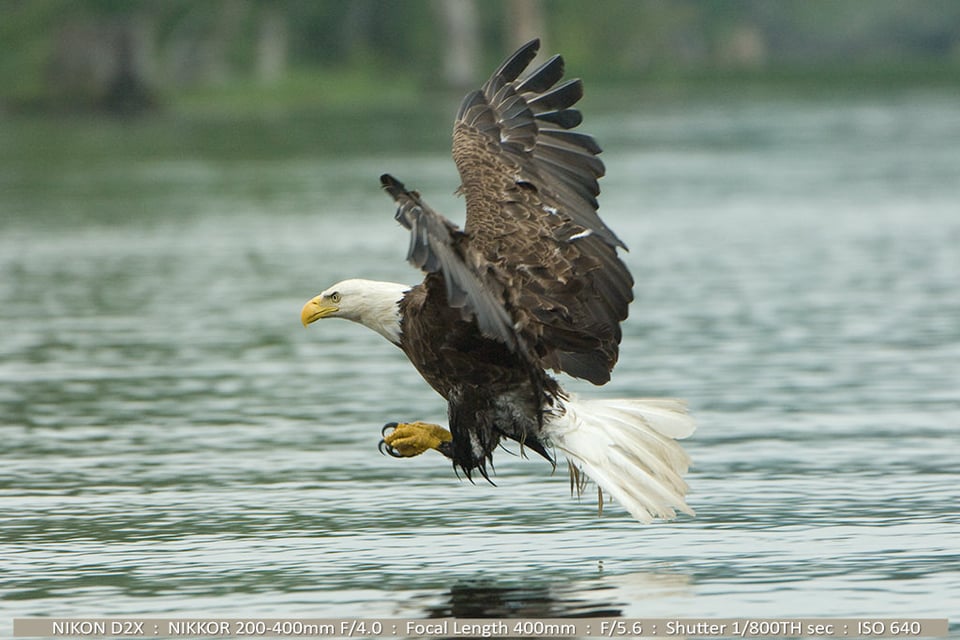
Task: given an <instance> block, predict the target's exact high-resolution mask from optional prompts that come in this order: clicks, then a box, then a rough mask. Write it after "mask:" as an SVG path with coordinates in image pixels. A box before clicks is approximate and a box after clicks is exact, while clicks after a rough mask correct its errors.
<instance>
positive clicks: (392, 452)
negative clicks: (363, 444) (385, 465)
mask: <svg viewBox="0 0 960 640" xmlns="http://www.w3.org/2000/svg"><path fill="white" fill-rule="evenodd" d="M377 449H378V450H379V451H380V453H382V454H384V455H388V456H390V457H391V458H406V456H405V455H403V454H402V453H400V452H399V451H397V450H396V449H394V448H393V447H391V446H390V445H388V444H387V443H386V441H384V440H381V441H380V444H378V445H377Z"/></svg>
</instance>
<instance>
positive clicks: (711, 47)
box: [0, 0, 960, 111]
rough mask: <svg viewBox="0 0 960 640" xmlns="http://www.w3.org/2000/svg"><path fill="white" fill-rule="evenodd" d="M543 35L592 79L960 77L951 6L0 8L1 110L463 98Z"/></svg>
mask: <svg viewBox="0 0 960 640" xmlns="http://www.w3.org/2000/svg"><path fill="white" fill-rule="evenodd" d="M535 35H539V36H541V37H543V39H544V40H545V48H546V49H548V50H551V51H552V50H553V48H560V49H562V51H563V53H564V54H565V55H566V56H567V58H568V59H569V60H571V61H575V63H576V67H577V70H578V73H580V74H589V75H590V76H591V77H592V78H594V79H595V80H596V81H599V80H602V79H608V80H610V81H615V80H624V79H632V78H637V77H641V76H644V75H647V76H649V75H651V74H675V75H684V74H686V75H688V76H689V75H697V74H700V75H701V76H702V75H705V74H711V73H717V72H724V73H729V72H741V71H742V72H750V73H761V74H773V73H777V72H778V71H783V70H797V69H800V70H808V71H809V70H817V71H823V70H829V69H835V68H845V69H868V68H887V69H907V70H909V69H917V68H921V67H936V68H938V69H941V70H947V71H949V72H953V71H956V70H957V69H958V68H960V2H957V1H955V0H871V1H870V2H863V1H862V0H724V1H721V0H599V1H595V2H588V1H586V0H0V101H2V102H0V104H3V105H6V106H7V107H21V108H30V107H40V108H47V109H91V108H96V109H104V110H110V111H138V110H144V109H150V108H153V107H155V106H157V105H158V104H159V103H160V101H161V100H164V99H171V98H173V99H175V98H176V96H177V95H181V94H183V93H185V92H190V91H195V90H197V89H202V88H205V87H206V88H208V87H218V86H225V85H233V86H236V85H238V84H239V85H245V86H259V87H261V88H262V87H268V88H269V87H273V86H279V85H282V84H283V83H285V82H289V81H290V78H295V77H298V76H299V77H301V78H302V77H304V76H309V75H311V74H322V73H331V72H333V73H335V74H338V75H335V76H333V77H335V78H339V79H340V80H341V81H345V79H348V78H351V77H360V78H368V79H369V80H370V81H369V83H368V85H369V86H368V89H369V90H370V92H371V93H372V92H375V91H376V87H377V86H378V85H379V84H381V83H385V82H386V83H389V82H395V81H399V80H401V79H402V80H404V81H406V82H409V83H413V84H414V85H415V86H417V87H421V88H422V87H443V86H455V87H458V88H462V87H463V86H471V85H473V84H475V83H476V81H477V80H478V78H480V77H481V76H482V75H483V74H484V73H485V72H486V71H487V70H488V67H490V65H492V64H495V63H496V61H497V60H499V59H500V58H501V57H502V56H503V55H504V54H506V53H507V52H508V51H509V50H510V49H511V48H512V47H514V46H515V45H517V44H519V43H520V42H522V41H524V40H526V39H528V38H530V37H533V36H535ZM343 83H345V82H341V84H343ZM331 84H333V85H336V84H337V83H336V82H334V83H328V84H327V88H328V89H329V88H330V85H331ZM361 84H362V83H361ZM331 90H335V88H334V89H331Z"/></svg>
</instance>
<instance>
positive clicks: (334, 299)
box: [330, 291, 340, 304]
mask: <svg viewBox="0 0 960 640" xmlns="http://www.w3.org/2000/svg"><path fill="white" fill-rule="evenodd" d="M330 302H332V303H334V304H338V303H339V302H340V292H339V291H334V292H333V293H331V294H330Z"/></svg>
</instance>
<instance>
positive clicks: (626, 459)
mask: <svg viewBox="0 0 960 640" xmlns="http://www.w3.org/2000/svg"><path fill="white" fill-rule="evenodd" d="M695 428H696V426H695V424H694V421H693V418H691V417H690V416H689V415H688V414H687V411H686V407H685V406H684V404H683V403H682V402H680V401H678V400H669V399H663V398H638V399H623V398H621V399H615V400H604V399H597V400H586V399H582V398H576V397H571V398H570V399H568V400H566V401H565V402H564V403H563V407H562V408H561V409H559V410H558V411H557V414H556V415H554V416H552V417H550V418H548V419H547V422H546V424H545V425H544V433H545V435H546V436H547V438H548V439H549V441H550V443H551V444H552V445H553V446H555V447H556V448H557V449H559V450H561V451H563V453H564V454H566V456H567V458H568V459H569V461H570V462H571V464H572V465H574V467H575V468H578V469H582V470H583V471H585V472H586V473H587V475H588V476H590V477H591V478H593V480H594V481H595V482H596V483H597V484H598V485H599V486H600V488H601V489H602V490H603V491H606V492H607V493H609V494H610V495H611V496H613V498H614V499H615V500H616V501H617V502H619V503H620V504H621V505H623V507H624V508H626V510H627V511H629V512H630V513H631V515H633V517H635V518H636V519H637V520H639V521H640V522H643V523H649V522H652V521H653V519H654V518H663V519H672V518H675V517H676V515H677V514H676V510H679V511H682V512H683V513H686V514H689V515H691V516H692V515H694V513H693V509H691V508H690V507H689V506H687V503H686V501H685V499H684V496H685V495H686V493H687V483H686V482H684V480H683V474H684V473H686V471H687V468H688V467H689V466H690V457H689V456H688V455H687V453H686V452H685V451H684V450H683V448H682V447H681V446H680V444H679V443H677V442H676V441H675V438H686V437H687V436H689V435H690V434H692V433H693V432H694V430H695Z"/></svg>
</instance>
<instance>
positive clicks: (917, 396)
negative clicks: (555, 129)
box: [0, 91, 960, 634]
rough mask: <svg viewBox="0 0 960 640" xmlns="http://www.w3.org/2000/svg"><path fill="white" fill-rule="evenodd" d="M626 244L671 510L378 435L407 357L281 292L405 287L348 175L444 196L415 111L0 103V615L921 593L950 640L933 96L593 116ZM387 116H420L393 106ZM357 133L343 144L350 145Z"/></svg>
mask: <svg viewBox="0 0 960 640" xmlns="http://www.w3.org/2000/svg"><path fill="white" fill-rule="evenodd" d="M604 104H605V103H604V100H603V98H602V97H594V98H593V99H592V101H591V102H590V103H589V110H588V112H587V114H586V116H587V120H586V125H587V126H586V129H588V130H589V131H591V132H593V133H594V134H595V135H596V136H597V138H598V139H599V141H600V142H601V144H602V145H603V146H604V147H605V153H604V155H603V158H604V160H605V161H606V163H607V167H608V175H607V177H606V178H605V179H604V180H603V181H602V188H603V195H602V199H601V202H602V206H601V213H602V214H603V215H604V217H605V219H606V221H607V222H608V223H609V224H610V226H611V227H612V228H614V229H615V230H616V231H617V233H618V234H619V235H620V237H621V238H623V240H624V241H625V242H626V243H627V245H628V246H630V248H631V251H630V253H629V254H627V255H626V260H627V262H628V263H629V265H630V267H631V269H632V270H633V273H634V274H635V276H636V280H637V286H636V297H637V299H636V301H635V303H634V304H633V307H632V311H631V315H630V318H629V320H628V321H627V323H626V325H625V333H624V342H623V350H622V357H621V361H620V364H619V365H618V367H617V369H616V370H615V372H614V377H613V381H612V382H611V383H610V384H609V385H607V386H606V387H603V388H597V389H594V388H591V387H590V385H586V384H577V383H571V384H570V385H569V387H570V388H572V389H574V390H576V391H578V392H580V393H584V394H587V393H589V394H595V395H606V396H650V395H668V396H677V397H682V398H685V399H687V400H688V401H689V403H690V406H691V408H692V410H693V412H694V413H695V414H696V416H697V418H698V421H699V430H698V431H697V433H696V434H695V436H694V437H693V438H692V439H690V440H688V441H687V443H686V447H687V449H688V451H689V452H690V454H691V455H692V457H693V460H694V467H693V468H692V470H691V473H690V476H689V482H690V485H691V487H692V494H691V496H690V502H691V505H692V506H693V507H694V508H695V509H696V510H697V517H696V518H688V517H682V518H681V519H679V520H678V521H676V522H672V523H658V524H654V525H650V526H642V525H639V524H637V523H635V522H634V521H632V520H631V519H630V518H629V516H628V515H627V514H626V513H625V512H624V511H623V510H622V509H620V508H618V507H617V506H616V505H607V506H606V508H605V509H604V513H603V515H602V516H600V517H598V516H597V512H596V505H595V496H594V494H593V492H592V491H590V492H588V493H587V494H586V496H584V498H583V499H582V500H581V501H578V500H577V499H576V498H572V497H571V496H570V495H569V490H568V485H567V477H566V472H565V470H564V469H563V468H562V467H560V468H559V469H558V472H557V473H555V474H553V475H551V469H550V466H549V465H548V464H547V463H545V462H543V461H542V460H534V459H529V460H523V459H520V458H517V457H513V456H511V455H509V454H508V453H505V452H504V453H501V454H499V455H498V457H497V477H496V481H497V485H498V486H496V487H493V486H490V485H488V484H486V483H478V484H476V485H472V484H470V483H468V482H461V481H459V480H458V479H457V478H456V477H455V475H454V474H453V472H452V470H451V468H450V465H449V464H448V462H447V461H446V460H445V459H443V458H442V457H441V456H439V455H436V454H433V453H431V454H428V455H425V456H422V457H421V458H417V459H412V460H394V459H392V458H388V457H384V456H381V455H379V454H378V452H377V448H376V445H377V442H378V440H379V437H380V427H381V425H383V424H384V423H386V422H389V421H395V420H410V419H426V420H434V421H443V420H444V417H445V407H444V404H443V402H442V400H441V399H440V398H439V397H437V396H435V395H434V394H433V392H432V391H431V390H430V389H429V388H428V387H427V386H426V385H425V384H424V383H423V382H422V380H421V379H420V378H419V376H418V375H417V374H416V372H415V371H414V370H413V368H412V367H411V366H410V365H409V364H408V363H407V362H406V360H405V358H404V357H403V356H402V354H401V353H400V352H399V350H397V349H395V348H394V347H392V346H390V345H389V344H387V343H386V342H385V341H383V340H382V339H381V338H380V337H379V336H377V335H376V334H374V333H372V332H369V331H367V330H366V329H364V328H362V327H359V326H355V325H351V324H349V323H346V322H334V321H330V322H324V323H320V324H318V325H313V326H311V327H310V328H309V329H307V330H305V329H303V328H302V327H301V326H300V324H299V311H300V307H301V305H302V304H303V302H305V301H306V300H307V299H309V298H310V297H312V296H313V295H315V294H316V293H318V292H319V291H321V290H322V289H323V288H325V287H326V286H327V285H328V284H330V283H332V282H335V281H337V280H339V279H342V278H344V277H348V276H362V277H369V278H381V279H391V280H398V281H408V282H415V281H416V280H417V278H418V275H417V274H416V273H415V272H414V271H413V270H411V269H410V268H409V267H408V266H407V265H406V264H405V262H404V260H403V258H404V254H405V251H406V245H407V236H406V233H405V232H404V231H403V230H402V229H401V228H400V227H399V226H398V225H396V223H395V222H394V221H393V219H392V215H393V205H392V203H391V202H390V201H389V199H388V198H387V197H386V196H385V195H383V194H382V193H381V192H380V191H379V188H378V180H377V177H378V176H379V174H380V173H382V172H385V171H389V172H391V173H394V174H395V175H397V176H398V177H400V178H401V179H402V180H404V181H405V182H407V183H408V185H410V186H412V187H415V188H418V189H419V190H421V191H422V192H423V193H424V195H425V197H426V198H427V199H428V201H429V202H431V203H432V204H433V205H434V206H435V207H436V208H438V209H439V210H441V211H445V212H447V213H448V215H449V216H450V217H451V218H454V219H457V220H459V219H461V218H462V214H461V213H460V212H461V211H462V204H461V202H460V201H458V200H457V199H455V198H454V197H453V195H452V191H453V189H454V188H455V186H456V185H457V179H456V175H455V170H454V168H453V165H452V162H451V161H450V159H449V156H448V154H447V151H446V131H447V122H448V121H449V119H450V115H449V114H450V113H452V109H451V110H444V111H443V112H442V113H441V112H440V111H438V112H437V113H436V114H430V117H429V118H424V122H415V124H416V126H413V125H412V124H410V123H411V121H414V120H416V119H415V118H407V117H406V116H400V117H397V116H394V117H393V118H392V119H391V118H390V117H388V116H384V115H383V114H379V115H377V116H376V117H373V116H371V117H370V118H368V119H367V120H364V119H363V118H359V117H354V118H352V119H337V118H333V117H331V118H329V119H326V120H325V119H323V118H312V119H307V118H304V119H303V121H302V122H300V121H298V120H297V119H295V118H291V119H286V120H270V119H264V120H250V121H244V122H238V123H221V122H213V121H211V122H197V121H181V120H177V119H174V118H166V119H163V118H161V119H158V120H153V121H145V122H130V123H111V122H104V121H99V120H84V119H77V120H71V121H59V122H44V121H39V120H5V121H0V217H2V218H0V275H2V278H0V336H2V337H0V425H2V426H0V434H2V447H0V561H2V568H0V611H2V614H0V617H2V619H0V633H2V634H7V633H9V632H10V629H11V619H12V618H13V617H14V616H37V615H56V616H99V615H131V616H171V617H174V616H184V617H206V616H234V617H238V616H269V617H301V616H310V617H340V616H358V617H427V616H440V615H457V616H461V617H476V616H482V615H494V616H529V617H534V616H536V617H547V616H567V615H586V614H596V615H624V616H630V617H665V616H682V617H700V616H707V617H713V616H723V617H729V616H744V617H746V616H754V617H756V616H763V617H774V616H849V617H859V616H887V617H892V616H904V617H950V618H951V619H952V621H953V623H954V624H953V626H952V627H951V629H952V630H953V633H955V634H960V630H958V629H960V627H958V626H957V623H958V622H960V604H958V603H960V473H958V468H960V453H958V450H960V438H958V427H960V102H958V101H957V100H956V96H953V95H946V94H944V93H938V92H930V91H902V92H892V91H891V92H889V93H884V94H876V95H844V96H840V97H817V98H784V97H769V96H767V97H764V96H753V97H742V98H735V97H730V96H726V97H724V98H722V99H715V98H711V99H691V100H679V99H678V100H670V99H660V100H649V101H647V102H642V103H641V104H639V105H638V106H637V107H636V108H635V109H632V110H625V109H624V110H621V109H612V108H606V109H605V108H604ZM406 127H413V128H412V129H407V128H406ZM351 137H356V139H357V140H359V141H362V144H359V147H360V150H351V145H350V144H349V142H348V141H349V140H350V139H351Z"/></svg>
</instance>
